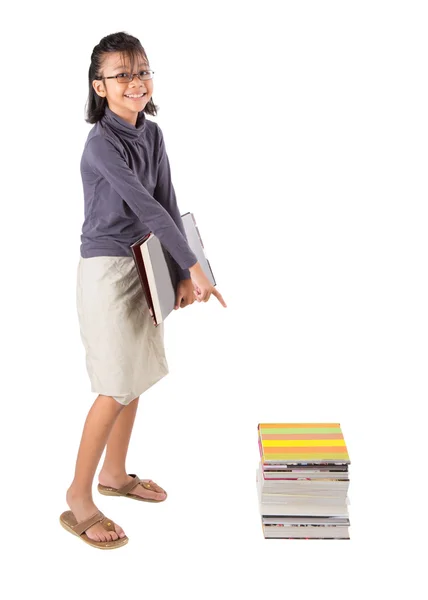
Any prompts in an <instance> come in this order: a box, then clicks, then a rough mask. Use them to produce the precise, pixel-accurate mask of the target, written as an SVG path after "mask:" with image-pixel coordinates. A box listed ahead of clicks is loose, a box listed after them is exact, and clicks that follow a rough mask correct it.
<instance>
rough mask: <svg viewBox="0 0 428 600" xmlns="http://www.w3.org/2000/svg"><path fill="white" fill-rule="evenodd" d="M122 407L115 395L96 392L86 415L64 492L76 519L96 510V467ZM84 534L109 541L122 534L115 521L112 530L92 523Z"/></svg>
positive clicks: (122, 535) (97, 539) (98, 539)
mask: <svg viewBox="0 0 428 600" xmlns="http://www.w3.org/2000/svg"><path fill="white" fill-rule="evenodd" d="M123 409H124V406H123V405H122V404H119V402H117V401H116V400H115V399H114V398H112V397H110V396H102V395H99V396H98V397H97V398H96V400H95V402H94V404H93V405H92V407H91V409H90V411H89V413H88V416H87V417H86V421H85V425H84V427H83V433H82V439H81V441H80V446H79V451H78V454H77V460H76V468H75V473H74V479H73V482H72V484H71V485H70V487H69V488H68V490H67V495H66V500H67V504H68V506H69V507H70V510H71V511H72V512H73V514H74V516H75V517H76V519H77V521H78V522H80V521H83V520H85V519H88V518H89V517H91V516H92V515H93V514H94V513H95V512H96V511H97V510H98V508H97V506H96V505H95V504H94V501H93V499H92V483H93V479H94V475H95V470H96V468H97V466H98V463H99V461H100V458H101V455H102V453H103V450H104V448H105V445H106V443H107V439H108V436H109V434H110V431H111V429H112V427H113V425H114V423H115V421H116V419H117V418H118V416H119V414H120V413H121V411H123ZM86 535H87V536H88V537H89V538H91V539H93V540H96V541H109V540H117V539H118V537H124V535H125V534H124V532H123V529H122V528H121V527H119V526H118V525H116V533H115V532H114V531H111V532H108V531H106V530H105V529H103V527H102V526H101V524H100V523H95V525H92V527H89V529H87V530H86Z"/></svg>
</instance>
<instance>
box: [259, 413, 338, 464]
mask: <svg viewBox="0 0 428 600" xmlns="http://www.w3.org/2000/svg"><path fill="white" fill-rule="evenodd" d="M258 438H259V450H260V457H261V461H262V463H264V464H265V463H279V464H287V462H294V463H296V462H301V463H303V464H306V463H311V462H313V463H318V462H319V463H329V462H332V463H338V462H340V463H342V462H343V463H350V459H349V455H348V450H347V447H346V443H345V439H344V437H343V433H342V430H341V427H340V423H259V424H258Z"/></svg>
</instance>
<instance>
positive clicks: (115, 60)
mask: <svg viewBox="0 0 428 600" xmlns="http://www.w3.org/2000/svg"><path fill="white" fill-rule="evenodd" d="M130 66H131V65H130V62H129V59H126V60H125V61H123V59H122V57H121V54H120V53H119V52H109V53H108V54H106V56H105V58H104V61H103V67H102V69H101V75H102V76H103V77H108V76H109V75H119V73H130V72H131V69H130ZM134 66H135V69H134V71H135V72H138V73H139V72H140V71H144V70H146V69H150V66H149V64H148V63H147V62H146V60H145V59H144V57H143V56H141V58H140V59H139V61H138V63H136V64H135V65H134ZM92 86H93V88H94V90H95V92H96V93H97V94H98V95H99V96H101V97H102V98H106V99H107V104H108V107H109V108H110V110H112V111H113V112H114V113H116V114H117V115H119V117H122V119H124V120H125V121H128V123H131V125H135V124H136V122H137V117H138V113H139V112H140V111H142V110H143V108H144V107H145V106H146V104H147V102H149V100H150V98H151V97H152V93H153V79H146V80H144V81H141V79H140V78H139V77H137V76H136V75H135V76H134V78H133V80H132V81H131V82H126V83H123V82H119V81H118V80H117V79H116V78H115V77H114V78H113V79H103V80H101V81H100V80H94V81H93V82H92ZM130 94H131V95H141V94H143V96H142V97H141V98H136V99H133V98H128V97H127V96H129V95H130Z"/></svg>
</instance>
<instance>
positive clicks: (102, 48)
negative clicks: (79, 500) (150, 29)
mask: <svg viewBox="0 0 428 600" xmlns="http://www.w3.org/2000/svg"><path fill="white" fill-rule="evenodd" d="M108 52H120V53H121V55H122V59H123V60H126V58H129V61H130V63H131V65H130V66H131V73H133V72H134V64H135V63H136V62H137V61H138V60H139V59H140V58H141V56H143V58H144V60H146V61H147V63H148V62H149V59H148V58H147V54H146V52H145V50H144V48H143V46H142V45H141V43H140V41H139V40H138V39H137V38H136V37H134V36H132V35H129V34H128V33H126V32H125V31H119V32H118V33H111V34H110V35H106V36H105V37H103V38H102V40H100V42H99V43H98V44H97V45H96V46H95V48H94V49H93V50H92V54H91V65H90V67H89V74H88V77H89V96H88V100H87V102H86V110H85V121H86V122H87V123H97V122H98V121H99V120H100V119H101V117H102V116H103V115H104V111H105V107H106V105H107V99H106V98H101V96H98V94H97V93H96V92H95V90H94V88H93V87H92V81H93V80H94V79H100V78H101V77H102V73H101V68H102V66H103V60H104V58H105V55H106V54H107V53H108ZM158 109H159V107H158V106H156V104H155V103H154V102H153V98H150V100H149V102H147V104H146V106H145V107H144V109H143V110H144V112H145V113H147V114H149V115H153V116H155V115H156V114H157V110H158Z"/></svg>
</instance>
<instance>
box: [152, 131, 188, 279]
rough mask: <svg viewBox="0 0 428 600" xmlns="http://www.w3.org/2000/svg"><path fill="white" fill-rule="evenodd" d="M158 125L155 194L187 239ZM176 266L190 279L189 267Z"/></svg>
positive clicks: (180, 272)
mask: <svg viewBox="0 0 428 600" xmlns="http://www.w3.org/2000/svg"><path fill="white" fill-rule="evenodd" d="M156 125H157V128H158V132H159V150H158V179H157V183H156V188H155V191H154V192H153V195H154V197H155V198H156V200H158V202H160V203H161V204H162V206H163V207H164V208H165V210H166V211H168V213H169V214H170V215H171V217H172V219H173V221H174V223H175V224H176V225H177V227H178V229H179V230H180V231H181V233H182V235H183V236H184V237H185V238H186V239H187V237H186V231H185V229H184V225H183V220H182V218H181V215H180V210H179V208H178V205H177V199H176V196H175V190H174V186H173V185H172V180H171V168H170V164H169V159H168V155H167V152H166V148H165V141H164V138H163V134H162V130H161V128H160V127H159V125H158V124H157V123H156ZM176 267H177V272H178V278H179V279H190V271H189V270H188V269H182V268H181V267H180V265H179V264H176Z"/></svg>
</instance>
